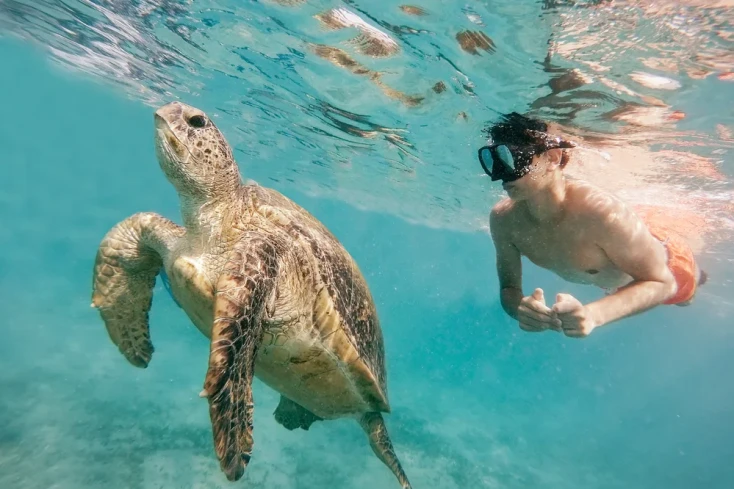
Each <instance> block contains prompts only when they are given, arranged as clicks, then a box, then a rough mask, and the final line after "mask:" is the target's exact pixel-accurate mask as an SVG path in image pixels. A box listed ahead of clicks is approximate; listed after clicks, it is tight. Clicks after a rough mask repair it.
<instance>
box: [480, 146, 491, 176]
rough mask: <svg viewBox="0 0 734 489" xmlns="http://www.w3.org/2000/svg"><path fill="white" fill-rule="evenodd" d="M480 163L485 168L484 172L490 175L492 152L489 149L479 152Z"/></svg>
mask: <svg viewBox="0 0 734 489" xmlns="http://www.w3.org/2000/svg"><path fill="white" fill-rule="evenodd" d="M479 162H480V163H481V164H482V167H484V171H485V172H487V173H490V172H489V171H487V170H488V169H489V168H492V152H491V151H490V149H489V148H488V147H484V148H482V149H480V150H479Z"/></svg>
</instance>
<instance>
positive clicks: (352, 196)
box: [0, 0, 734, 489]
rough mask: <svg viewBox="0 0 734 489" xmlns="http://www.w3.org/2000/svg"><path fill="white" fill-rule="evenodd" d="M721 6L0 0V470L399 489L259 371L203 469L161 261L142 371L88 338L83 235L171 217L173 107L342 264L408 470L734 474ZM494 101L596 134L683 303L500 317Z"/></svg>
mask: <svg viewBox="0 0 734 489" xmlns="http://www.w3.org/2000/svg"><path fill="white" fill-rule="evenodd" d="M728 3H729V2H726V1H718V2H697V1H695V0H689V1H686V2H658V3H655V2H634V1H625V2H571V1H564V2H547V1H546V2H536V1H529V0H523V1H520V2H499V1H492V2H486V1H484V2H482V1H466V2H449V1H442V2H441V1H438V0H432V1H423V2H420V6H421V7H423V9H424V11H425V12H424V15H417V14H418V13H420V12H418V11H415V10H411V9H401V8H400V5H401V4H400V3H398V2H391V1H382V0H381V1H371V2H354V1H344V2H337V1H303V2H298V1H295V0H293V1H285V0H281V1H262V2H255V1H249V0H248V1H235V0H205V1H196V2H194V1H183V0H182V1H175V0H157V1H151V0H136V1H132V0H130V1H123V0H94V1H92V0H23V1H18V0H0V489H51V488H53V489H92V488H94V489H98V488H106V489H123V488H125V489H154V488H155V489H159V488H160V489H164V488H165V489H172V488H176V489H178V488H181V489H184V488H186V489H188V488H196V489H200V488H201V489H203V488H207V489H209V488H235V487H243V488H245V487H248V488H268V489H317V488H318V489H322V488H324V489H325V488H329V489H331V488H334V489H336V488H339V489H382V488H385V489H391V488H397V487H398V484H397V482H396V481H395V480H394V478H393V475H392V474H391V473H390V472H389V470H388V469H387V468H385V467H384V466H383V465H382V464H381V463H380V462H379V461H378V460H377V458H376V457H374V455H373V454H372V452H371V450H370V448H369V446H368V444H367V440H366V438H365V436H364V434H363V433H362V431H361V430H360V428H359V427H358V425H357V424H356V423H354V422H353V421H351V420H339V421H329V422H319V423H316V424H314V425H313V426H312V427H311V429H310V430H309V431H308V432H306V431H302V430H298V431H293V432H289V431H287V430H285V429H284V428H283V427H281V426H280V425H278V424H277V423H276V422H275V420H274V419H273V416H272V412H273V410H274V409H275V407H276V406H277V402H278V396H277V394H275V393H274V392H273V391H272V390H270V389H269V388H268V387H266V386H265V385H264V384H262V383H261V382H260V381H256V382H255V388H254V396H255V421H254V436H255V448H254V452H253V456H252V461H251V463H250V465H249V466H248V468H247V471H246V473H245V476H244V477H243V479H241V480H240V481H238V482H235V483H230V482H227V480H226V478H225V477H224V474H223V473H221V472H220V470H219V466H218V462H217V460H216V456H215V454H214V451H213V446H212V438H211V425H210V421H209V414H208V408H207V403H206V401H205V400H203V399H200V398H199V397H198V392H199V391H200V390H201V388H202V385H203V379H204V375H205V373H206V368H207V358H208V351H209V345H208V341H207V340H206V338H204V337H203V336H202V335H201V334H200V333H199V332H198V331H197V330H196V329H195V328H194V327H193V325H192V324H191V323H190V322H189V320H188V319H187V317H186V316H185V314H184V313H183V311H182V310H181V309H179V308H178V307H177V306H176V305H175V303H174V302H173V301H172V300H171V298H170V297H169V295H168V294H167V293H166V291H165V289H164V287H163V285H162V284H161V283H160V281H159V282H158V284H157V286H156V289H155V291H156V294H155V297H154V303H153V308H152V311H151V318H150V323H151V335H152V340H153V343H154V345H155V347H156V352H155V354H154V356H153V359H152V362H151V364H150V366H149V367H148V368H147V369H144V370H141V369H136V368H134V367H132V366H131V365H129V364H128V363H127V361H126V360H125V359H124V357H123V356H122V355H121V354H120V353H119V352H118V350H117V348H116V347H115V346H114V345H113V344H112V343H111V341H110V340H109V338H108V336H107V332H106V331H105V328H104V325H103V324H102V321H101V319H100V317H99V314H98V313H97V311H95V310H94V309H92V308H91V307H90V302H91V273H92V265H93V262H94V256H95V253H96V250H97V246H98V245H99V241H100V240H101V238H102V237H103V236H104V234H105V233H106V232H107V230H108V229H109V228H110V227H111V226H113V225H114V224H115V223H117V222H118V221H120V220H122V219H124V218H125V217H127V216H129V215H131V214H133V213H135V212H139V211H155V212H158V213H161V214H163V215H165V216H167V217H169V218H171V219H173V220H176V221H179V222H180V218H179V208H178V201H177V197H176V194H175V192H174V190H173V188H172V187H171V186H170V184H169V183H168V182H167V181H166V180H165V178H164V176H163V174H162V172H161V171H160V169H159V167H158V164H157V162H156V160H155V154H154V148H153V111H154V109H155V108H156V107H157V106H159V105H162V104H163V103H166V102H168V101H170V100H181V101H182V102H185V103H188V104H191V105H194V106H196V107H198V108H201V109H202V110H204V111H206V112H207V113H208V114H210V115H212V116H213V117H214V118H215V121H216V123H217V125H218V126H219V127H220V129H221V130H222V131H223V133H224V135H225V137H227V139H228V140H229V142H230V143H231V144H232V145H233V146H234V148H235V157H236V158H237V160H238V163H239V166H240V169H241V171H242V173H243V175H244V177H245V178H251V179H254V180H256V181H258V182H259V183H261V184H262V185H267V186H270V187H273V188H275V189H277V190H279V191H281V192H283V193H284V194H285V195H287V196H288V197H290V198H291V199H293V200H294V201H296V202H297V203H299V204H301V205H302V206H304V207H305V208H306V209H307V210H309V211H310V212H312V213H313V214H314V215H315V216H316V217H318V218H319V219H321V220H322V221H323V222H324V223H325V224H326V226H327V227H329V229H330V230H331V231H332V232H333V233H334V234H335V235H336V236H337V237H338V238H339V239H340V240H341V242H342V243H343V244H344V246H345V247H346V248H347V250H348V251H349V252H350V253H351V254H352V256H353V257H354V258H355V259H356V261H357V263H358V264H359V266H360V268H361V270H362V272H363V273H364V275H365V277H366V278H367V281H368V283H369V285H370V288H371V290H372V293H373V295H374V297H375V301H376V304H377V308H378V311H379V314H380V319H381V323H382V328H383V333H384V337H385V346H386V356H387V368H388V386H389V392H390V400H391V405H392V413H391V414H389V415H387V416H386V420H387V424H388V428H389V430H390V433H391V436H392V439H393V442H394V444H395V448H396V452H397V454H398V456H399V458H400V459H401V462H402V464H403V468H404V469H405V471H406V473H407V475H408V477H409V478H410V480H411V482H412V484H413V487H414V488H415V489H467V488H491V489H510V488H512V489H515V488H516V489H520V488H523V489H530V488H533V489H534V488H544V489H572V488H581V487H583V488H585V489H612V488H614V489H617V488H618V489H622V488H624V489H658V488H659V489H694V488H695V489H698V488H702V489H703V488H705V489H731V488H732V487H734V465H732V460H734V441H733V440H734V383H732V381H731V379H732V372H734V328H733V327H732V324H734V322H733V321H732V318H733V317H734V294H733V292H732V290H733V288H732V287H733V282H732V281H733V279H734V243H733V241H732V230H734V225H733V224H734V215H733V214H734V199H733V198H732V195H734V194H733V193H732V190H733V189H734V185H732V179H733V178H734V161H733V160H732V150H734V136H733V134H734V82H733V81H732V80H733V79H734V30H733V28H732V19H734V11H733V10H732V9H733V7H732V6H731V5H728ZM415 5H419V4H418V3H416V4H415ZM335 9H337V10H335ZM319 19H321V20H319ZM335 19H336V20H335ZM339 19H341V20H339ZM328 26H330V27H329V28H327V27H328ZM365 26H367V27H365ZM467 32H468V33H467ZM480 33H483V34H480ZM510 110H518V111H521V112H524V111H527V110H533V111H535V113H537V114H542V116H543V117H546V118H548V119H549V120H552V121H555V122H557V123H558V124H561V125H562V127H564V128H565V129H564V130H565V131H567V132H568V133H570V134H572V135H574V136H576V137H578V138H579V139H581V140H583V141H584V143H585V144H586V145H588V146H589V147H596V148H600V149H602V150H603V151H607V152H609V153H610V154H611V156H612V157H611V160H610V161H609V162H608V163H604V162H603V161H604V160H599V158H598V154H597V153H594V152H591V151H588V152H583V153H582V154H581V156H580V159H581V160H584V161H587V162H593V161H597V163H595V164H597V166H593V165H592V164H591V163H588V164H587V166H585V167H584V166H582V165H579V166H578V167H577V168H578V169H579V170H578V171H581V169H585V170H584V171H588V172H589V174H591V175H592V177H590V179H591V180H592V181H594V177H593V175H596V181H595V183H598V184H600V185H602V186H605V185H606V186H607V187H608V188H609V190H611V191H615V192H618V193H619V194H620V195H622V196H624V197H626V198H629V199H630V200H632V201H635V202H636V203H643V204H655V205H658V206H661V207H663V208H666V209H669V210H670V212H671V215H672V216H673V218H674V219H678V220H679V221H680V225H681V226H682V227H685V228H686V230H687V233H688V235H687V236H688V237H689V238H690V239H691V241H692V242H695V243H696V246H697V254H698V256H699V258H700V260H701V263H702V264H703V267H704V269H706V270H707V271H708V272H709V282H708V283H707V284H706V285H705V286H704V287H703V288H702V290H701V292H700V294H699V295H698V296H697V299H696V302H695V303H694V305H692V306H691V307H687V308H677V307H659V308H657V309H654V310H652V311H649V312H647V313H645V314H642V315H639V316H636V317H633V318H628V319H625V320H622V321H620V322H618V323H616V324H614V325H611V326H608V327H605V328H601V329H599V330H597V331H595V332H594V333H593V334H592V335H591V336H590V337H588V338H585V339H583V340H575V339H569V338H565V337H562V336H560V335H556V334H553V333H546V334H539V335H533V334H526V333H523V332H522V331H520V330H519V329H518V327H517V324H516V323H514V322H513V321H512V320H510V319H509V318H508V317H507V316H506V315H505V314H504V313H503V311H502V309H501V307H500V304H499V296H498V286H497V280H496V276H495V271H494V266H495V262H494V249H493V245H492V242H491V239H490V238H489V236H488V233H487V224H488V223H487V215H488V212H489V209H490V207H491V206H492V204H493V203H494V202H496V201H497V200H498V199H499V198H500V197H501V192H500V189H499V188H497V187H496V186H494V185H493V184H492V183H491V182H489V179H488V178H487V177H485V176H483V175H482V173H481V169H480V167H479V165H478V163H477V161H476V157H475V151H476V149H477V148H478V147H479V146H480V145H482V144H483V142H484V139H483V136H482V133H481V129H482V128H483V127H484V126H485V125H486V124H488V123H490V122H493V121H494V120H496V117H497V114H498V113H499V112H507V111H510ZM595 158H596V159H595ZM599 161H601V163H598V162H599ZM630 162H631V163H630ZM524 275H525V276H524V284H525V289H526V292H527V291H528V290H532V288H533V287H535V286H540V287H543V288H544V289H545V291H546V297H552V296H553V295H554V294H555V293H556V292H560V291H565V292H569V293H572V294H574V295H576V296H577V297H579V298H580V299H582V300H584V301H590V300H593V299H594V298H596V297H598V296H599V294H600V292H599V291H597V290H594V289H591V288H590V287H583V286H578V285H572V284H567V283H565V282H563V281H561V280H560V279H557V278H556V277H555V276H553V275H551V274H550V273H547V272H544V271H541V270H539V269H538V268H536V267H533V266H529V265H526V266H525V269H524Z"/></svg>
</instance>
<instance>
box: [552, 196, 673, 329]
mask: <svg viewBox="0 0 734 489" xmlns="http://www.w3.org/2000/svg"><path fill="white" fill-rule="evenodd" d="M590 227H591V230H592V232H593V235H594V236H593V237H594V240H595V242H596V243H597V245H598V246H599V247H601V249H602V250H603V251H604V253H605V254H606V255H607V257H608V258H609V260H610V261H611V262H612V263H614V265H615V266H616V267H617V268H618V269H619V270H621V271H623V272H624V273H626V274H628V275H629V276H631V277H632V278H633V279H634V280H633V282H631V283H629V284H628V285H626V286H624V287H620V288H619V289H618V290H617V291H616V292H615V293H613V294H610V295H608V296H606V297H604V298H602V299H599V300H597V301H594V302H592V303H590V304H587V305H586V306H584V308H585V309H586V315H587V317H588V318H589V319H590V320H591V322H592V324H593V327H598V326H603V325H605V324H609V323H611V322H614V321H617V320H619V319H622V318H624V317H627V316H632V315H635V314H638V313H640V312H643V311H646V310H648V309H650V308H652V307H655V306H657V305H658V304H660V303H662V302H663V301H665V300H666V299H668V298H669V297H671V296H672V295H673V294H674V293H675V290H676V283H675V278H674V277H673V274H672V273H671V272H670V270H669V269H668V266H667V256H666V253H665V249H664V247H663V246H662V245H661V243H660V242H659V241H658V240H657V239H655V238H654V237H653V236H652V234H650V232H649V231H648V229H647V227H646V226H645V224H644V223H643V222H642V220H641V219H640V218H639V217H638V216H637V215H636V214H634V213H633V212H632V211H631V210H628V209H627V208H626V207H624V206H623V205H622V204H616V205H615V206H614V207H613V208H611V209H606V210H605V215H604V216H598V219H597V220H595V223H594V225H592V226H590ZM561 309H563V308H561ZM557 312H560V313H563V311H562V310H561V311H557ZM561 320H563V317H561ZM564 322H565V321H564Z"/></svg>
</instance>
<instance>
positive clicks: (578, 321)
mask: <svg viewBox="0 0 734 489" xmlns="http://www.w3.org/2000/svg"><path fill="white" fill-rule="evenodd" d="M551 310H552V311H553V313H554V314H555V315H556V316H557V317H558V319H560V320H561V328H562V330H563V334H565V335H566V336H568V337H571V338H583V337H585V336H588V335H590V334H591V332H592V331H594V328H596V324H595V323H594V319H593V318H592V317H591V315H590V314H589V310H588V309H587V308H586V307H584V305H583V304H581V302H580V301H579V300H578V299H576V298H575V297H574V296H572V295H570V294H558V295H556V303H555V304H553V307H552V308H551Z"/></svg>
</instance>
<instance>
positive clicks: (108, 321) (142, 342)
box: [92, 212, 185, 368]
mask: <svg viewBox="0 0 734 489" xmlns="http://www.w3.org/2000/svg"><path fill="white" fill-rule="evenodd" d="M184 234H185V230H184V229H183V228H182V227H180V226H178V225H176V224H174V223H173V222H171V221H169V220H168V219H166V218H164V217H162V216H160V215H158V214H154V213H148V212H146V213H139V214H134V215H132V216H130V217H128V218H127V219H125V220H124V221H122V222H120V223H118V224H117V225H116V226H115V227H113V228H112V229H111V230H110V231H109V232H108V233H107V235H106V236H105V237H104V238H103V239H102V242H101V243H100V245H99V249H98V250H97V257H96V260H95V263H94V277H93V281H92V282H93V283H92V290H93V292H92V307H96V308H97V309H98V310H99V313H100V315H101V316H102V320H103V321H104V324H105V327H106V328H107V332H108V333H109V335H110V339H111V340H112V342H113V343H114V344H115V345H117V347H118V348H119V349H120V352H121V353H122V354H123V355H125V358H127V360H128V361H129V362H130V363H132V364H133V365H135V366H136V367H141V368H145V367H147V366H148V363H149V362H150V359H151V356H152V355H153V344H152V343H151V341H150V332H149V330H148V311H150V306H151V303H152V300H153V287H154V286H155V277H156V275H158V272H159V271H160V269H161V266H162V264H163V257H164V256H166V255H167V253H168V250H169V249H170V246H171V245H172V244H173V243H174V242H175V240H176V239H178V238H180V237H181V236H183V235H184Z"/></svg>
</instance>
